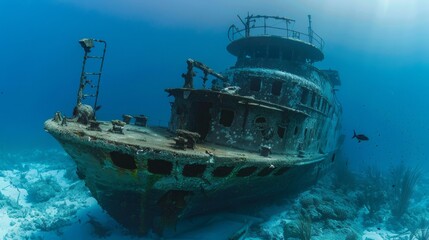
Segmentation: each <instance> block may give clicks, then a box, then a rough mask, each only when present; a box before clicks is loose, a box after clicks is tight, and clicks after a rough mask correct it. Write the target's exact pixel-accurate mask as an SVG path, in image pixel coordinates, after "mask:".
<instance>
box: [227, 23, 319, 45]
mask: <svg viewBox="0 0 429 240" xmlns="http://www.w3.org/2000/svg"><path fill="white" fill-rule="evenodd" d="M238 18H239V19H240V21H241V22H242V23H243V25H244V28H241V29H240V28H238V27H237V26H235V25H234V24H232V25H231V26H230V27H229V29H228V39H229V40H230V41H234V40H237V39H241V38H247V37H251V36H267V35H275V36H280V37H285V38H288V39H297V40H301V41H304V42H307V43H309V44H311V45H313V46H315V47H316V48H318V49H319V50H323V47H324V45H325V41H323V39H322V38H321V37H320V36H319V35H318V34H316V33H315V32H314V31H313V29H312V28H311V16H310V15H309V16H308V18H309V27H308V33H304V32H299V31H295V30H293V29H290V24H291V23H294V22H295V20H293V19H288V18H283V17H277V16H264V15H256V16H254V15H248V16H247V17H246V18H245V21H243V20H242V19H241V18H240V16H238ZM267 21H272V22H270V24H268V23H267ZM281 23H283V24H284V25H283V26H284V27H279V26H278V25H279V24H281ZM251 30H253V31H251Z"/></svg>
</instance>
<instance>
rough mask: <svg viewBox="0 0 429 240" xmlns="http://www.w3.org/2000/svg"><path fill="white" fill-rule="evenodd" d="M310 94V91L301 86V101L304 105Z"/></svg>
mask: <svg viewBox="0 0 429 240" xmlns="http://www.w3.org/2000/svg"><path fill="white" fill-rule="evenodd" d="M309 94H310V92H309V91H308V89H307V88H303V89H302V95H301V103H302V104H304V105H306V104H307V102H308V95H309Z"/></svg>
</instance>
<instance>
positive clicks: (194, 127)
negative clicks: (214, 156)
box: [189, 102, 212, 140]
mask: <svg viewBox="0 0 429 240" xmlns="http://www.w3.org/2000/svg"><path fill="white" fill-rule="evenodd" d="M211 108H212V103H211V102H193V103H192V110H191V112H192V113H193V114H194V115H193V119H192V120H191V123H190V126H189V129H190V130H191V131H193V132H197V133H199V134H200V136H201V140H203V139H205V138H206V136H207V134H208V132H209V130H210V121H211V118H212V117H211V115H210V109H211Z"/></svg>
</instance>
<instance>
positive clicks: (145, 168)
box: [44, 15, 343, 234]
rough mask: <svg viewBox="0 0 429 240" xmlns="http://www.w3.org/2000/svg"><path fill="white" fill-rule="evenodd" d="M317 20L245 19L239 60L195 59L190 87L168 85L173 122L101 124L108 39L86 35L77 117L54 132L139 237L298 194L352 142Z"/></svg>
mask: <svg viewBox="0 0 429 240" xmlns="http://www.w3.org/2000/svg"><path fill="white" fill-rule="evenodd" d="M308 19H309V26H308V29H307V31H305V32H299V31H296V30H294V28H293V25H294V22H295V21H294V20H292V19H288V18H284V17H276V16H261V15H248V16H246V17H245V18H240V17H239V20H240V22H241V23H240V24H242V25H240V26H241V27H237V26H235V25H232V26H231V27H230V28H229V31H228V37H229V39H230V41H231V42H230V44H229V45H228V46H227V50H228V51H229V53H231V54H232V55H234V56H235V57H236V58H237V61H236V63H235V65H234V66H232V67H230V68H229V69H227V70H226V71H224V72H222V73H219V72H216V71H215V70H213V69H211V68H210V67H208V66H207V65H205V64H204V63H202V62H199V61H196V60H193V59H188V60H187V61H186V64H187V69H186V70H185V71H184V72H185V73H183V74H182V79H183V81H184V83H183V85H181V87H176V88H168V89H165V91H166V92H167V93H168V95H169V96H170V97H173V98H174V100H173V101H171V110H170V111H171V117H170V120H169V124H168V126H166V127H159V126H156V127H155V126H149V124H148V118H147V117H146V116H145V115H130V114H124V115H123V116H122V118H121V120H112V121H100V120H98V119H96V110H97V109H98V108H99V106H98V97H99V84H100V79H101V73H102V69H103V63H104V56H105V52H106V42H105V41H103V40H98V39H89V38H86V39H82V40H80V44H81V45H82V47H83V49H84V60H83V67H82V74H81V77H80V81H79V88H78V94H77V102H76V107H75V108H74V110H73V116H71V117H66V116H64V115H63V114H62V113H61V112H57V113H56V114H55V116H54V117H53V118H52V119H49V120H47V121H46V122H45V125H44V126H45V129H46V131H47V132H48V133H50V134H51V135H52V136H53V137H54V138H56V139H57V140H58V142H59V143H60V144H61V145H62V147H63V148H64V149H65V151H66V152H67V153H68V154H69V155H70V156H71V158H72V159H73V160H74V161H75V162H76V166H77V173H78V176H79V177H80V178H81V179H83V180H84V181H85V183H86V186H87V187H88V188H89V190H90V191H91V193H92V195H93V196H94V198H96V199H97V201H98V203H99V204H100V205H101V207H102V208H103V209H105V210H106V211H107V213H109V214H110V215H111V216H112V217H113V218H114V219H116V220H117V221H118V222H119V223H120V224H122V225H123V226H125V227H126V228H128V229H129V230H130V231H132V232H134V233H137V234H146V233H148V232H150V231H152V232H156V233H159V234H161V233H162V232H163V230H164V229H166V228H168V227H174V225H175V224H177V222H178V221H181V220H182V219H186V218H190V217H192V216H195V215H199V214H203V213H208V212H211V211H214V210H218V209H223V208H226V207H230V206H234V205H240V204H243V203H249V202H252V201H255V200H259V199H261V198H269V197H272V196H277V195H280V194H287V193H290V192H292V191H296V190H299V189H300V188H303V187H304V186H307V185H309V184H313V183H315V182H316V181H317V179H318V178H320V177H321V176H323V175H324V174H325V173H326V172H327V171H328V170H329V169H330V167H331V166H332V164H333V162H334V160H335V156H336V154H337V151H338V150H339V148H340V146H341V141H342V139H343V137H342V136H341V113H342V110H341V105H340V103H339V102H338V100H337V98H336V95H335V92H336V90H337V89H338V87H339V86H340V84H341V83H340V78H339V74H338V72H337V71H335V70H321V69H318V68H316V67H315V66H314V63H315V62H318V61H322V60H323V59H324V54H323V51H322V50H323V46H324V41H323V39H322V38H321V37H319V36H318V35H317V34H316V33H315V32H314V31H313V29H312V26H311V17H310V16H308ZM94 47H99V48H100V49H101V50H102V51H101V54H100V55H92V54H91V53H92V52H91V50H93V48H94ZM89 61H93V62H96V63H97V64H98V65H97V64H95V65H96V66H98V68H97V70H96V71H88V70H87V69H86V68H87V67H88V64H89V63H88V62H89ZM92 64H93V63H92ZM93 65H94V64H93ZM198 74H199V75H200V76H201V78H202V81H203V82H202V84H201V83H200V84H199V85H200V86H201V87H199V88H196V87H195V85H197V84H194V81H196V80H197V79H198V80H199V79H200V78H197V75H198ZM178 79H181V78H180V76H178ZM209 79H210V81H209ZM88 102H92V104H89V103H88Z"/></svg>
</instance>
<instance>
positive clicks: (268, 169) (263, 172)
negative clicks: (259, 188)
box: [258, 167, 275, 177]
mask: <svg viewBox="0 0 429 240" xmlns="http://www.w3.org/2000/svg"><path fill="white" fill-rule="evenodd" d="M274 169H275V168H274V167H265V168H263V169H262V170H261V171H260V172H259V173H258V176H260V177H265V176H267V175H268V174H270V173H272V172H273V171H274Z"/></svg>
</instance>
